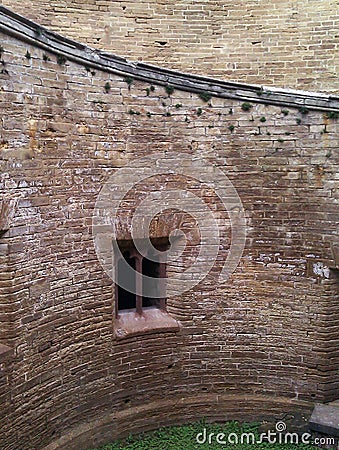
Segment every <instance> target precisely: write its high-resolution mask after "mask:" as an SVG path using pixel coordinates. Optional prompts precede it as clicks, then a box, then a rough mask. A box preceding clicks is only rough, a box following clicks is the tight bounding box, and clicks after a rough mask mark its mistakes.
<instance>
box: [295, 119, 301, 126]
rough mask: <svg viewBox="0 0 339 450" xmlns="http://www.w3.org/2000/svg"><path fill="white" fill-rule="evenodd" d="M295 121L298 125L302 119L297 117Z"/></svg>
mask: <svg viewBox="0 0 339 450" xmlns="http://www.w3.org/2000/svg"><path fill="white" fill-rule="evenodd" d="M295 121H296V123H297V125H300V124H301V119H299V117H298V118H297V119H295Z"/></svg>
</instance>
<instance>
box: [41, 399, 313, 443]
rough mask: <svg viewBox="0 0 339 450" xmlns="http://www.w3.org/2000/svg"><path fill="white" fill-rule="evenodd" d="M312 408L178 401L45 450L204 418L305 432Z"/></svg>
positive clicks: (287, 402)
mask: <svg viewBox="0 0 339 450" xmlns="http://www.w3.org/2000/svg"><path fill="white" fill-rule="evenodd" d="M313 406H314V404H313V403H310V402H306V401H298V400H292V399H289V398H283V397H278V398H272V397H265V396H249V395H218V394H202V395H199V396H196V397H186V398H182V397H175V398H170V399H166V400H159V401H154V402H151V403H148V404H146V405H142V406H137V407H134V408H128V409H126V410H123V411H120V412H118V413H112V414H108V415H105V416H103V417H101V418H99V419H97V420H94V421H92V422H90V423H87V424H83V425H80V426H78V427H77V428H75V429H73V430H72V431H70V432H69V433H67V434H66V435H64V436H62V437H61V438H59V439H58V440H56V441H54V442H52V443H51V444H49V445H47V446H46V447H44V449H43V450H61V449H65V448H67V449H68V450H87V449H89V448H92V447H97V446H100V445H104V444H106V443H108V442H112V441H113V440H115V439H119V438H123V437H126V436H128V435H129V434H130V433H132V434H137V433H141V432H147V431H152V430H155V429H157V428H160V427H164V426H172V425H180V424H184V423H188V422H196V421H198V420H199V419H202V418H203V417H208V420H209V422H212V421H217V422H227V421H229V420H239V421H253V420H255V421H256V422H257V421H258V420H267V421H268V422H269V423H271V422H272V423H273V424H274V422H275V421H277V420H282V419H284V420H285V421H286V423H287V422H289V421H293V423H292V422H291V424H290V425H289V423H287V429H288V431H293V429H294V431H295V430H304V429H305V427H306V424H307V422H308V419H309V416H310V415H311V412H312V409H313ZM282 411H283V413H282ZM286 417H288V419H286ZM301 417H302V418H303V419H302V421H301V420H300V418H301ZM273 427H274V425H273ZM292 427H293V429H292Z"/></svg>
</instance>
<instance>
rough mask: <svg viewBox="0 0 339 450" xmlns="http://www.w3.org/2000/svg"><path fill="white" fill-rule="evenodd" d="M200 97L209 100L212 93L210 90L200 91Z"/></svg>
mask: <svg viewBox="0 0 339 450" xmlns="http://www.w3.org/2000/svg"><path fill="white" fill-rule="evenodd" d="M198 96H199V98H201V100H202V101H203V102H206V103H207V102H208V101H209V100H211V98H212V95H211V94H210V93H209V92H206V91H203V92H199V94H198Z"/></svg>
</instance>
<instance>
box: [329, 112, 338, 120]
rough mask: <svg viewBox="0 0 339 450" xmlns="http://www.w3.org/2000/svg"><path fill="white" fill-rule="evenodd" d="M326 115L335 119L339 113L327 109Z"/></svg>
mask: <svg viewBox="0 0 339 450" xmlns="http://www.w3.org/2000/svg"><path fill="white" fill-rule="evenodd" d="M326 117H327V118H328V119H333V120H336V119H338V118H339V113H338V112H336V111H329V112H328V113H327V114H326Z"/></svg>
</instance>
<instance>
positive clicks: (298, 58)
mask: <svg viewBox="0 0 339 450" xmlns="http://www.w3.org/2000/svg"><path fill="white" fill-rule="evenodd" d="M0 3H2V4H3V5H4V6H8V7H10V8H12V9H13V10H14V11H16V12H18V13H20V14H23V15H25V16H28V17H29V18H31V19H33V20H36V21H38V22H39V23H41V24H42V25H45V26H47V27H49V28H51V29H53V30H55V31H58V32H60V33H62V34H65V35H67V36H69V37H72V38H73V39H76V40H79V41H81V42H84V43H87V44H89V45H91V46H94V47H99V48H103V49H105V50H109V51H112V52H113V53H115V54H117V55H120V56H123V57H128V58H129V59H132V60H135V61H147V62H150V63H153V64H156V65H160V66H166V67H169V68H175V69H180V70H184V71H186V72H194V73H199V74H205V75H212V76H215V77H218V78H221V79H227V80H235V81H245V82H248V83H257V84H264V85H276V86H285V87H290V88H293V87H299V88H301V89H307V90H317V91H337V92H338V89H339V87H338V77H337V74H338V36H337V30H338V28H339V23H338V2H337V0H322V1H306V2H305V1H300V0H298V1H291V0H273V1H268V0H265V1H260V2H259V1H255V0H247V1H243V0H232V1H227V2H225V1H220V0H213V1H211V0H209V1H207V0H198V1H197V0H180V1H173V0H172V1H145V0H139V1H132V0H122V1H119V2H112V1H111V0H100V1H98V0H85V1H83V0H76V1H74V0H64V1H62V2H60V1H59V0H51V1H49V2H47V1H46V0H32V1H29V2H28V1H27V0H2V1H0Z"/></svg>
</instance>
